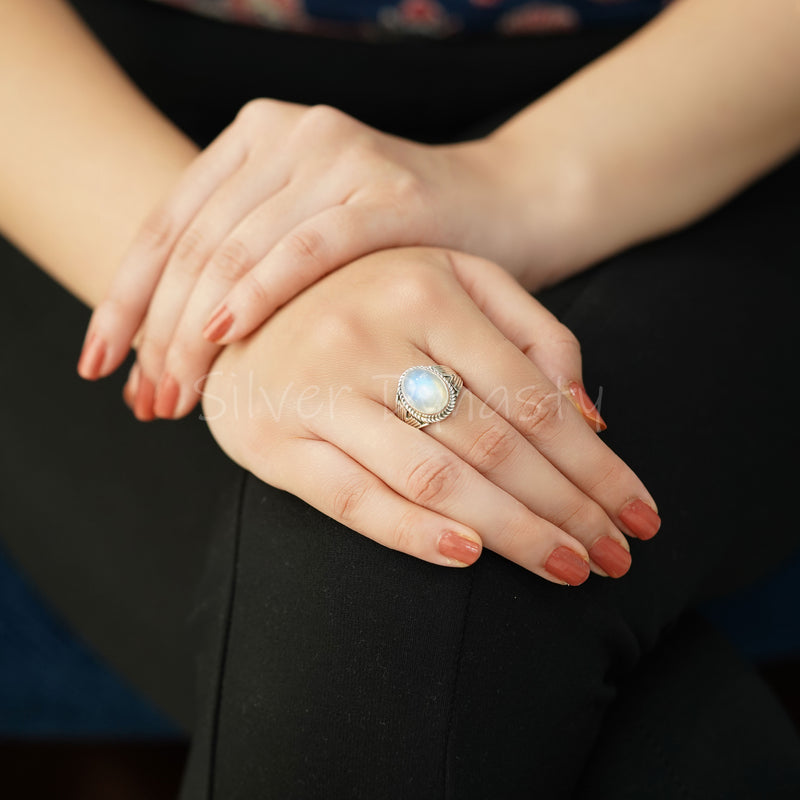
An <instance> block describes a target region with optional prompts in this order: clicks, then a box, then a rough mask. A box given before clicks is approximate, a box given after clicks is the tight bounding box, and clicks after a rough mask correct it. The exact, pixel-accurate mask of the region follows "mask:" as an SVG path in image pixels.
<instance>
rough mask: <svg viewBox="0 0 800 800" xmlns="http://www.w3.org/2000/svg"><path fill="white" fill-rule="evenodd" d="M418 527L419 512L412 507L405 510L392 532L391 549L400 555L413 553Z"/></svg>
mask: <svg viewBox="0 0 800 800" xmlns="http://www.w3.org/2000/svg"><path fill="white" fill-rule="evenodd" d="M420 527H421V518H420V512H419V510H418V509H417V508H414V507H412V508H409V509H406V510H405V511H404V512H403V513H402V514H401V515H400V519H398V520H397V524H396V525H395V527H394V530H393V532H392V539H391V547H393V548H394V549H395V550H399V551H400V552H402V553H409V554H413V553H415V552H416V550H417V546H416V545H417V538H418V535H419V530H420Z"/></svg>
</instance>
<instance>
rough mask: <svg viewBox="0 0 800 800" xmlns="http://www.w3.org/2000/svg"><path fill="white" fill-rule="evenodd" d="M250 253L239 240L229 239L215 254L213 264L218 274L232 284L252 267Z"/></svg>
mask: <svg viewBox="0 0 800 800" xmlns="http://www.w3.org/2000/svg"><path fill="white" fill-rule="evenodd" d="M251 261H252V260H251V257H250V253H249V251H248V249H247V247H245V245H244V244H243V243H242V242H240V241H239V240H238V239H229V240H228V241H226V242H224V243H223V244H222V246H221V247H220V248H219V249H218V250H217V252H216V253H214V256H213V258H212V261H211V264H212V267H213V269H214V270H215V271H216V273H217V274H218V275H219V276H220V277H221V278H223V280H226V281H228V282H230V283H235V282H236V281H238V280H239V278H241V277H242V276H243V275H244V274H245V273H246V272H247V271H248V270H249V269H250V265H251Z"/></svg>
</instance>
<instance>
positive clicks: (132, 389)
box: [122, 361, 139, 411]
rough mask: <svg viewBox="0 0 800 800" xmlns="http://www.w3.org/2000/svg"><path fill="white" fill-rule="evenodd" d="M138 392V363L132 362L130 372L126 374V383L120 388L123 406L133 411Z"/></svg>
mask: <svg viewBox="0 0 800 800" xmlns="http://www.w3.org/2000/svg"><path fill="white" fill-rule="evenodd" d="M138 391H139V362H138V361H134V363H133V366H132V367H131V371H130V372H129V373H128V381H127V383H126V384H125V386H123V387H122V399H123V400H124V401H125V405H126V406H128V408H129V409H130V410H131V411H133V406H134V403H135V402H136V392H138Z"/></svg>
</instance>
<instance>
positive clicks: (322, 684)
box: [186, 163, 800, 800]
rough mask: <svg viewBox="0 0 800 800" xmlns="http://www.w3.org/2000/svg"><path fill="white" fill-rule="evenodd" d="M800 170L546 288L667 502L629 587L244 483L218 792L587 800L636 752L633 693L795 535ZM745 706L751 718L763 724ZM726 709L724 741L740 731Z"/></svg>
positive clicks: (629, 451) (219, 690)
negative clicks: (365, 524)
mask: <svg viewBox="0 0 800 800" xmlns="http://www.w3.org/2000/svg"><path fill="white" fill-rule="evenodd" d="M797 172H798V165H797V163H794V164H792V165H790V166H789V167H787V168H785V169H784V170H782V171H780V172H779V173H778V174H776V175H775V176H772V177H771V178H770V179H768V180H767V181H765V182H763V183H762V184H760V185H758V186H757V187H755V188H754V189H752V190H751V191H750V192H748V193H746V194H745V195H744V196H743V197H742V198H740V199H739V200H738V201H736V202H735V203H733V204H732V205H730V206H729V207H727V208H726V209H724V210H723V211H721V212H719V213H718V214H716V215H714V216H713V217H711V218H710V219H709V220H707V221H706V222H704V223H701V224H699V225H697V226H695V227H693V228H691V229H689V230H687V231H685V232H683V233H680V234H677V235H675V236H673V237H669V238H667V239H664V240H661V241H659V242H654V243H651V244H649V245H645V246H642V247H640V248H636V249H634V250H631V251H630V252H628V253H625V254H623V255H621V256H619V257H617V258H614V259H612V260H610V261H609V262H608V263H606V264H603V265H601V266H599V267H598V268H596V269H594V270H592V271H590V272H589V273H587V274H585V275H584V276H581V277H580V278H578V279H575V280H574V281H570V282H569V283H567V284H565V285H563V286H562V287H559V288H558V289H556V290H552V291H551V292H548V293H546V294H545V295H544V296H543V299H544V300H545V301H546V302H547V303H548V304H549V305H551V307H552V308H553V309H554V310H556V311H558V313H559V314H560V316H561V317H562V319H564V321H565V322H566V323H567V324H568V325H570V326H571V327H572V328H573V329H574V330H575V332H576V333H577V334H578V336H579V338H580V339H581V341H582V343H583V346H584V358H585V365H586V377H587V384H588V385H589V387H590V389H592V390H596V389H597V388H598V387H600V386H602V388H603V404H602V408H603V413H604V415H605V416H606V418H607V420H608V421H609V425H610V427H609V430H608V432H607V434H606V436H607V437H608V440H609V443H610V444H611V446H612V447H614V448H616V449H617V450H618V451H619V452H620V453H621V454H622V455H623V457H625V458H626V459H627V460H628V461H629V462H630V463H631V464H632V465H633V466H634V467H635V468H636V469H637V470H638V471H639V472H640V474H641V475H642V476H643V478H644V480H645V481H646V482H647V483H648V486H649V487H650V488H651V489H652V491H653V492H654V494H655V497H656V498H657V500H658V501H659V503H660V508H661V512H662V516H663V519H664V525H663V528H662V531H661V532H660V533H659V535H658V536H657V537H656V538H655V539H654V540H652V541H650V542H638V541H635V542H632V543H631V548H632V551H633V555H634V563H633V567H632V569H631V572H630V573H629V574H628V575H627V576H625V577H624V578H623V579H621V580H618V581H611V580H607V579H602V578H599V577H598V576H594V575H593V576H591V578H590V579H589V581H588V582H587V583H586V584H585V585H583V586H581V587H579V588H577V589H565V588H564V587H560V586H555V585H553V584H550V583H547V582H544V581H541V580H540V579H538V578H537V577H536V576H533V575H531V574H528V573H526V572H524V571H523V570H521V569H520V568H519V567H517V566H516V565H513V564H511V563H509V562H507V561H505V560H503V559H502V558H499V557H498V556H496V555H495V554H493V553H491V552H485V553H484V555H483V556H482V557H481V559H480V560H479V562H478V563H477V564H476V565H474V566H473V567H472V568H470V569H467V570H444V569H439V568H436V567H433V566H432V565H430V564H424V563H421V562H417V561H414V560H413V559H410V558H408V557H407V556H404V555H402V554H399V553H395V552H392V551H389V550H385V549H383V548H380V547H379V546H377V545H375V544H374V543H372V542H370V541H368V540H365V539H363V538H361V537H359V536H357V535H355V534H353V533H352V532H349V531H347V530H346V529H343V528H341V526H338V525H336V524H335V523H333V522H331V521H330V520H327V519H325V518H324V517H322V516H321V515H319V514H317V513H316V512H315V511H313V510H312V509H309V508H308V507H307V506H305V505H304V504H303V503H301V502H300V501H298V500H296V499H295V498H292V497H289V496H287V495H285V494H283V493H281V492H277V491H276V490H273V489H271V488H270V487H267V486H265V485H263V484H260V483H259V482H257V481H255V480H253V479H250V480H249V481H248V484H247V486H246V491H245V493H244V495H243V505H242V512H241V515H240V522H241V525H240V528H239V539H238V554H237V557H236V559H235V563H236V571H235V578H234V592H233V594H232V598H231V606H230V616H229V628H228V632H227V635H226V639H225V641H224V646H223V652H222V655H221V663H222V664H223V668H222V670H221V671H220V673H219V680H218V682H217V684H216V685H215V690H214V695H213V713H209V714H207V716H206V719H207V720H208V722H209V725H210V727H209V729H208V730H207V731H205V732H204V734H203V735H204V736H206V737H207V740H208V742H209V745H208V748H207V749H206V751H205V752H206V754H207V755H210V763H211V765H212V770H211V775H210V779H211V785H213V787H214V789H215V796H239V795H241V796H256V795H257V796H265V797H285V796H290V797H296V798H315V797H320V796H323V795H324V794H327V795H328V796H337V797H353V798H361V797H364V798H366V797H382V798H406V797H415V798H427V797H431V798H433V797H452V798H459V800H463V798H488V797H493V798H495V797H503V798H516V797H527V796H530V794H532V793H533V792H536V791H543V792H545V794H546V796H548V797H560V796H569V795H570V793H571V792H572V790H573V789H574V788H575V785H576V782H577V781H578V779H579V776H580V773H581V770H582V769H583V768H584V766H585V765H587V764H590V763H591V759H592V758H593V754H594V753H595V752H596V751H597V750H598V748H599V747H601V746H602V744H603V742H604V741H605V740H606V739H607V738H608V739H609V740H611V741H619V738H618V737H619V734H618V733H615V732H614V729H613V728H612V729H611V733H609V731H607V730H606V728H605V721H606V715H607V714H608V712H609V709H612V708H614V707H615V703H616V701H617V700H618V698H619V696H620V687H621V686H625V685H627V684H628V682H629V681H630V680H631V679H632V676H635V675H636V674H637V670H639V669H642V665H643V664H644V663H645V659H646V658H648V656H650V657H651V658H652V654H654V653H657V652H658V649H657V648H658V647H659V644H660V642H661V640H662V639H663V637H664V636H665V635H668V634H669V633H670V632H671V631H673V630H674V629H675V628H676V626H677V625H678V621H679V620H680V619H681V617H682V615H683V614H684V613H685V612H686V611H687V609H689V608H691V607H692V606H693V605H694V604H695V603H697V602H698V601H699V600H701V599H704V598H706V597H710V596H713V595H714V594H716V593H719V592H722V591H726V590H728V589H730V588H733V587H734V586H736V585H738V584H740V583H742V582H745V581H747V580H751V579H753V578H755V577H757V576H758V575H760V574H761V573H763V572H764V571H766V570H768V569H769V568H771V567H773V566H775V565H776V564H778V563H779V562H780V560H781V559H782V558H783V557H785V556H786V555H788V554H789V553H790V552H791V551H792V550H793V549H796V547H797V546H798V543H800V542H799V540H798V536H799V534H798V530H797V527H796V525H794V524H793V522H792V518H791V513H790V511H789V504H788V503H787V502H786V498H787V497H788V496H790V495H789V492H790V488H791V485H790V482H791V476H789V475H787V474H785V473H784V472H783V471H782V470H781V466H782V465H783V464H784V463H785V462H784V461H782V460H781V457H782V455H785V454H786V452H787V451H788V452H791V451H792V450H793V449H794V446H795V445H796V444H797V434H796V433H795V429H794V428H793V427H792V425H791V419H790V418H789V416H790V415H789V410H788V408H787V407H786V404H785V401H784V399H783V397H781V396H776V392H775V387H776V385H777V386H780V385H781V382H780V380H776V376H780V375H782V374H784V372H785V370H786V368H787V365H788V364H789V363H791V362H790V359H789V353H790V351H791V350H792V346H793V344H792V343H793V341H794V339H795V334H794V331H793V330H792V325H791V324H790V319H791V316H790V313H789V312H790V309H791V304H792V302H793V296H794V295H793V292H792V290H793V288H795V286H796V278H795V274H794V264H795V263H796V262H797V256H798V255H800V253H798V251H797V245H796V243H795V242H794V240H793V238H792V237H791V236H790V230H789V229H790V226H791V219H792V215H793V214H794V215H795V216H796V211H797V210H798V209H793V207H792V202H794V201H792V200H791V193H790V192H788V189H789V187H791V185H792V184H793V182H794V180H795V178H796V176H797ZM784 409H786V410H784ZM420 435H424V432H421V433H420ZM719 659H720V663H723V662H724V661H725V656H724V655H723V656H719ZM731 669H732V670H733V672H735V671H736V669H734V668H733V667H732V668H731ZM661 674H662V677H663V676H665V675H667V673H666V672H662V673H661ZM682 674H683V679H684V680H686V681H691V679H692V675H694V676H695V677H696V678H697V680H698V681H701V680H707V675H706V678H703V673H701V672H696V673H695V672H694V671H693V670H692V669H691V668H689V669H687V670H685V671H684V672H683V673H682ZM664 679H666V678H664ZM656 685H657V682H656ZM655 691H657V689H655ZM685 691H686V692H688V693H691V692H694V693H695V694H697V691H698V689H697V687H696V686H695V687H693V686H691V684H690V683H689V684H687V688H685ZM623 696H624V695H623ZM747 696H748V698H750V699H752V703H753V707H754V708H755V709H756V711H755V712H754V714H753V717H752V718H758V716H759V714H760V713H761V714H765V716H766V717H770V714H771V712H770V713H766V712H765V711H764V709H763V708H762V709H761V711H760V712H759V711H758V707H759V704H760V703H761V700H762V699H763V696H761V699H759V694H758V691H754V692H752V693H749V694H748V695H747ZM748 702H749V700H748ZM720 708H721V705H720V704H717V705H716V706H715V707H714V708H712V709H710V710H709V714H710V718H709V720H708V722H707V724H708V726H709V729H710V730H714V729H715V728H716V729H717V730H719V731H723V730H724V727H725V726H730V718H729V717H728V718H726V717H725V716H724V715H721V714H719V711H720ZM691 713H692V712H691V710H690V709H687V708H686V707H684V711H683V712H682V716H681V717H680V720H681V721H682V722H683V723H684V724H686V725H687V727H688V728H691V726H692V718H691ZM773 719H778V720H779V722H778V723H776V724H777V727H776V729H775V730H772V731H770V732H769V735H768V736H767V735H765V741H766V740H769V741H772V737H775V740H777V741H779V742H780V743H781V745H780V747H777V746H776V747H775V748H774V752H775V753H779V754H780V755H779V758H780V759H781V761H782V763H784V764H787V763H789V764H791V761H792V759H795V760H796V759H797V757H798V754H800V750H798V742H797V739H796V737H795V735H794V734H793V733H792V731H791V727H790V726H788V725H786V724H785V720H782V721H781V717H780V713H779V712H776V716H774V717H773ZM646 722H647V724H648V725H651V724H655V725H656V726H658V723H657V721H654V720H653V719H649V718H648V719H647V720H646ZM673 723H674V724H675V725H679V724H680V721H678V722H675V721H674V720H673ZM729 729H731V730H732V728H729ZM612 733H613V734H614V735H613V736H612ZM622 740H623V741H624V735H623V739H622ZM718 743H719V748H720V749H719V751H717V753H715V758H716V759H717V763H724V762H725V756H726V755H728V753H726V744H725V739H724V737H721V738H719V739H718ZM619 755H620V757H624V753H619ZM763 755H764V750H763V749H762V750H760V751H759V752H753V751H751V752H750V756H751V757H750V759H749V760H748V759H743V758H742V757H741V756H739V757H737V761H736V763H731V774H734V775H735V774H736V772H737V770H742V771H750V772H751V773H752V774H756V775H759V776H760V777H759V779H760V780H763V781H764V782H765V783H764V785H765V786H767V787H768V786H769V785H770V784H769V780H770V778H769V773H768V767H769V765H770V763H771V762H770V760H769V759H765V758H763V757H762V756H763ZM193 774H194V773H193ZM792 774H794V778H793V780H796V774H795V773H792ZM204 777H205V778H208V777H209V774H208V773H205V774H204ZM729 777H730V776H729ZM193 779H196V775H195V778H193ZM188 785H192V786H196V785H197V784H188ZM792 788H793V789H794V788H797V787H792ZM186 796H187V797H188V796H193V795H190V794H187V795H186ZM775 796H779V795H775Z"/></svg>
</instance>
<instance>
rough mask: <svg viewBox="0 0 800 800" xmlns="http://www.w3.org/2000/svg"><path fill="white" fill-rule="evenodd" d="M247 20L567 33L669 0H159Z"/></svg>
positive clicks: (447, 31)
mask: <svg viewBox="0 0 800 800" xmlns="http://www.w3.org/2000/svg"><path fill="white" fill-rule="evenodd" d="M155 1H156V2H162V3H167V4H169V5H172V6H177V7H178V8H183V9H185V10H187V11H193V12H197V13H199V14H205V15H207V16H212V17H217V18H219V19H224V20H227V21H229V22H235V23H239V24H245V25H260V26H264V27H269V28H282V29H284V30H291V31H296V32H301V33H309V34H316V35H322V36H343V37H348V38H354V37H355V38H385V37H387V36H403V35H417V36H419V35H422V36H429V37H446V36H452V35H455V34H459V33H462V34H463V33H484V34H492V33H494V34H500V35H504V36H521V35H530V34H550V33H568V32H571V31H576V30H579V29H581V28H585V27H593V26H596V25H601V24H604V23H614V22H617V23H626V22H628V23H636V22H643V21H645V20H647V19H648V18H650V17H652V16H654V15H655V14H656V13H657V12H658V11H659V10H660V9H661V8H662V7H663V6H665V5H666V4H667V3H668V2H669V0H568V1H565V2H531V0H155Z"/></svg>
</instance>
